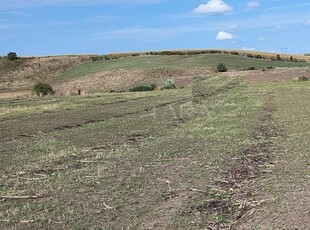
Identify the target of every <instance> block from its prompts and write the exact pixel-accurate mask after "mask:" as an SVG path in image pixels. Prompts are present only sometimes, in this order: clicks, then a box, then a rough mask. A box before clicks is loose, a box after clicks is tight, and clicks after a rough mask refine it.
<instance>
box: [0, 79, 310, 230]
mask: <svg viewBox="0 0 310 230" xmlns="http://www.w3.org/2000/svg"><path fill="white" fill-rule="evenodd" d="M309 87H310V84H309V83H308V82H282V83H269V84H263V85H256V86H253V85H249V84H248V83H247V82H246V80H245V78H232V77H210V78H196V79H194V80H193V83H192V87H191V88H184V89H177V90H164V91H155V92H150V93H122V94H97V95H89V96H82V97H62V98H46V99H38V98H33V99H17V100H2V101H1V107H0V120H1V122H0V129H1V133H0V143H1V145H0V146H1V149H0V154H1V161H0V172H1V177H0V228H1V229H125V228H129V229H218V228H228V227H231V228H233V229H251V228H252V229H272V228H275V229H283V228H286V229H293V228H296V227H297V228H299V229H306V228H307V226H308V224H309V223H308V221H309V211H310V210H309V207H310V201H309V197H310V196H309V191H310V188H309V158H308V157H307V154H308V149H309V141H310V138H309V126H310V123H309V122H308V118H309V110H310V105H309V102H308V100H309V96H310V91H309Z"/></svg>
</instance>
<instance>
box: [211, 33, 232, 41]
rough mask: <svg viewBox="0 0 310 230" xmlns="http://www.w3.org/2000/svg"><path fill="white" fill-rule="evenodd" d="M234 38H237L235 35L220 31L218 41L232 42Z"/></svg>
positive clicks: (217, 36)
mask: <svg viewBox="0 0 310 230" xmlns="http://www.w3.org/2000/svg"><path fill="white" fill-rule="evenodd" d="M234 37H235V36H234V35H233V34H230V33H227V32H224V31H220V32H218V33H217V35H216V40H219V41H222V40H232V39H234Z"/></svg>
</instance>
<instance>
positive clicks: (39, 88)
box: [33, 82, 54, 96]
mask: <svg viewBox="0 0 310 230" xmlns="http://www.w3.org/2000/svg"><path fill="white" fill-rule="evenodd" d="M33 91H34V92H35V93H36V94H37V95H38V96H41V95H42V96H45V95H48V94H51V95H52V94H53V93H54V91H53V88H52V86H50V85H49V84H47V83H42V82H39V83H37V84H35V85H34V86H33Z"/></svg>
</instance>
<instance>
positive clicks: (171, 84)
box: [163, 79, 176, 89]
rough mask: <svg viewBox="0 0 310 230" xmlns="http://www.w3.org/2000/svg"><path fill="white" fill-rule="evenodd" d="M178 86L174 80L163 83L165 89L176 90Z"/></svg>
mask: <svg viewBox="0 0 310 230" xmlns="http://www.w3.org/2000/svg"><path fill="white" fill-rule="evenodd" d="M175 88H176V86H175V84H174V81H173V80H172V79H166V80H165V81H164V83H163V89H175Z"/></svg>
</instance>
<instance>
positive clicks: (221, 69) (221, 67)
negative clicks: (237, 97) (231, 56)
mask: <svg viewBox="0 0 310 230" xmlns="http://www.w3.org/2000/svg"><path fill="white" fill-rule="evenodd" d="M216 69H217V71H218V72H226V71H227V68H226V65H225V64H224V63H220V64H218V65H217V67H216Z"/></svg>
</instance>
